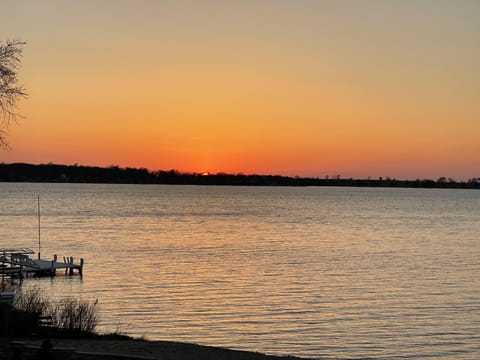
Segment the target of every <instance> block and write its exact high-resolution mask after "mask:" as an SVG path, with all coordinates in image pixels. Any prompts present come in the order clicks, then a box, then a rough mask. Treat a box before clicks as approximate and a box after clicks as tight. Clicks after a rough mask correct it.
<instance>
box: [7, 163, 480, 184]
mask: <svg viewBox="0 0 480 360" xmlns="http://www.w3.org/2000/svg"><path fill="white" fill-rule="evenodd" d="M0 182H48V183H52V182H56V183H104V184H176V185H237V186H353V187H408V188H450V189H480V177H473V178H471V179H468V180H467V181H456V180H455V179H452V178H448V177H440V178H438V179H435V180H434V179H415V180H398V179H395V178H390V177H388V176H387V177H380V178H375V179H374V178H367V179H353V178H342V177H341V176H340V175H334V176H326V177H324V178H319V177H316V178H311V177H290V176H281V175H255V174H251V175H245V174H226V173H217V174H205V173H185V172H179V171H177V170H168V171H164V170H158V171H149V170H147V169H145V168H121V167H119V166H115V165H112V166H109V167H96V166H81V165H76V164H75V165H58V164H51V163H49V164H41V165H34V164H25V163H13V164H4V163H0Z"/></svg>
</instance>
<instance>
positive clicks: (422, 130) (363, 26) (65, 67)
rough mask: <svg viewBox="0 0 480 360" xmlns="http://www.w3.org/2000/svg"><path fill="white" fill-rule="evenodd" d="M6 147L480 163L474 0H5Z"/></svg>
mask: <svg viewBox="0 0 480 360" xmlns="http://www.w3.org/2000/svg"><path fill="white" fill-rule="evenodd" d="M7 39H21V40H23V41H26V42H27V45H26V46H25V47H24V58H23V67H22V69H21V70H20V78H21V82H22V84H24V85H25V86H26V88H27V89H28V92H29V98H28V99H26V100H23V101H22V102H21V103H20V106H19V110H20V112H21V113H22V114H23V115H24V116H25V118H23V119H21V120H20V122H19V123H18V124H13V125H12V126H11V127H10V130H9V139H8V140H9V142H10V145H11V146H12V149H11V150H8V151H2V152H0V162H30V163H48V162H53V163H62V164H74V163H78V164H83V165H100V166H109V165H113V164H115V165H119V166H122V167H123V166H132V167H146V168H149V169H151V170H156V169H164V170H168V169H172V168H174V169H178V170H182V171H195V172H203V171H209V172H220V171H223V172H231V173H239V172H243V173H263V174H265V173H273V174H285V175H300V176H318V177H324V176H326V175H330V176H331V175H337V174H340V175H341V176H342V177H358V178H366V177H368V176H371V177H379V176H383V177H385V176H390V177H395V178H399V179H405V178H408V179H416V178H433V179H436V178H438V177H440V176H447V177H453V178H456V179H457V180H460V179H468V178H470V177H480V1H476V0H471V1H467V0H464V1H462V0H451V1H442V0H431V1H430V0H420V1H418V0H415V1H408V0H398V1H390V0H383V1H380V0H377V1H367V0H364V1H357V0H352V1H342V0H340V1H334V0H332V1H321V0H290V1H285V0H255V1H253V0H237V1H229V0H217V1H213V0H205V1H202V0H190V1H187V0H185V1H183V0H172V1H160V0H158V1H153V0H150V1H148V0H139V1H134V0H131V1H121V0H87V1H85V0H82V1H80V0H79V1H67V0H64V1H51V0H42V1H36V0H30V1H23V0H2V2H1V7H0V40H2V41H5V40H7Z"/></svg>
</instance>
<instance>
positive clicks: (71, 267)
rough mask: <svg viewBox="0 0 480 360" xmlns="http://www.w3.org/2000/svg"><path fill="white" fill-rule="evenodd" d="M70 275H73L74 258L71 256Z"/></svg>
mask: <svg viewBox="0 0 480 360" xmlns="http://www.w3.org/2000/svg"><path fill="white" fill-rule="evenodd" d="M68 274H69V275H73V256H70V271H69V273H68Z"/></svg>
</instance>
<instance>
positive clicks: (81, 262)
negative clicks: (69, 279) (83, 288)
mask: <svg viewBox="0 0 480 360" xmlns="http://www.w3.org/2000/svg"><path fill="white" fill-rule="evenodd" d="M78 274H79V275H80V276H82V275H83V258H80V267H79V268H78Z"/></svg>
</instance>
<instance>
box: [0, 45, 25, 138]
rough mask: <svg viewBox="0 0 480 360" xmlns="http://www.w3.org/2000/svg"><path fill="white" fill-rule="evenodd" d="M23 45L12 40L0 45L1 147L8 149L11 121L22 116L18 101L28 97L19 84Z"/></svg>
mask: <svg viewBox="0 0 480 360" xmlns="http://www.w3.org/2000/svg"><path fill="white" fill-rule="evenodd" d="M23 45H25V43H24V42H21V41H11V40H8V41H7V42H6V43H5V44H2V43H0V147H8V144H7V141H6V136H7V133H6V131H7V129H8V126H9V125H10V123H11V121H15V120H16V119H17V118H18V117H19V116H20V115H19V114H18V113H17V111H16V110H17V103H18V101H19V100H20V99H21V98H24V97H26V96H27V92H26V91H25V88H24V87H23V86H20V85H18V84H17V82H18V77H17V70H18V68H19V67H20V61H21V58H22V46H23Z"/></svg>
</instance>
